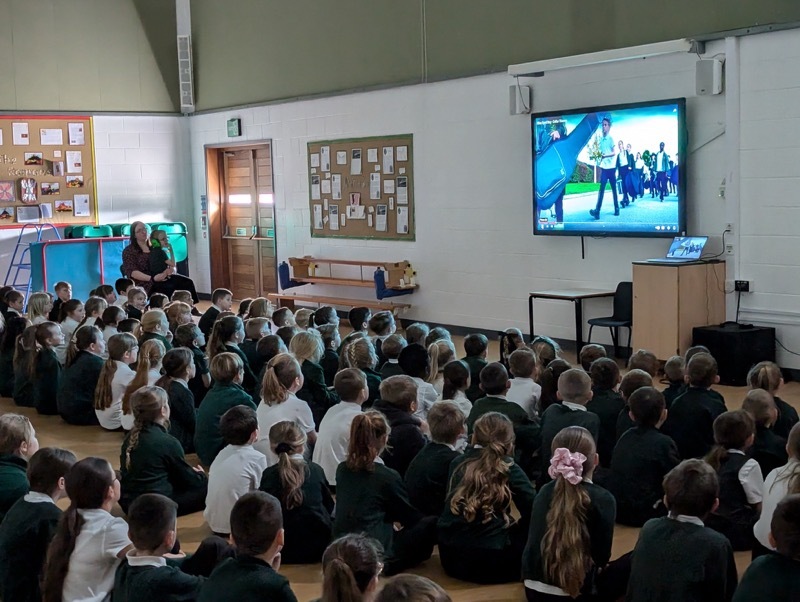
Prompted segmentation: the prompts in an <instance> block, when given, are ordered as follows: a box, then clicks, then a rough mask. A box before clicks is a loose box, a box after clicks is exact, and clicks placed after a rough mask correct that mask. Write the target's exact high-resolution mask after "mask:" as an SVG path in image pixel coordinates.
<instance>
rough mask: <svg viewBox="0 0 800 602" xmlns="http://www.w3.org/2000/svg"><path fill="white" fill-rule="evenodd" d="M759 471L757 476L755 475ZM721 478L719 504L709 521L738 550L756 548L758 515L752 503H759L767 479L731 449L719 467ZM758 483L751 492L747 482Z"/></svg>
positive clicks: (752, 461)
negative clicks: (755, 538)
mask: <svg viewBox="0 0 800 602" xmlns="http://www.w3.org/2000/svg"><path fill="white" fill-rule="evenodd" d="M755 473H757V476H756V477H755V478H752V474H755ZM717 476H718V477H719V507H718V508H717V509H716V510H715V511H714V512H712V513H711V514H710V515H709V517H708V518H707V519H706V524H707V525H708V526H709V527H710V528H712V529H714V530H715V531H718V532H720V533H722V534H723V535H725V536H726V537H727V538H728V539H729V540H730V542H731V545H732V546H733V549H734V550H735V551H737V552H738V551H741V550H750V549H752V547H753V538H754V535H753V526H754V525H755V524H756V521H757V520H758V514H757V512H756V510H755V508H753V504H757V503H760V502H761V500H762V496H763V486H764V479H763V477H762V475H761V468H760V467H759V466H758V464H757V463H756V462H755V460H752V459H751V458H748V457H747V456H746V455H745V454H744V453H743V452H741V451H739V450H728V454H727V456H725V457H724V458H723V459H722V462H721V463H720V467H719V469H718V470H717ZM751 481H752V482H753V483H758V484H759V485H760V488H759V490H758V491H748V489H746V488H745V483H748V488H750V487H752V485H751V484H750V483H751Z"/></svg>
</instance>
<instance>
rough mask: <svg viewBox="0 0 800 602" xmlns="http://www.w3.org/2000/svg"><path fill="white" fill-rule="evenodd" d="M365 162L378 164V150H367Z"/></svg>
mask: <svg viewBox="0 0 800 602" xmlns="http://www.w3.org/2000/svg"><path fill="white" fill-rule="evenodd" d="M367 162H368V163H377V162H378V149H377V148H368V149H367Z"/></svg>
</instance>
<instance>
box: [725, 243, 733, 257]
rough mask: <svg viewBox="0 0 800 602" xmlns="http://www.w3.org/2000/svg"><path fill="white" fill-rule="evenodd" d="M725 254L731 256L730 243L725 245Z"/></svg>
mask: <svg viewBox="0 0 800 602" xmlns="http://www.w3.org/2000/svg"><path fill="white" fill-rule="evenodd" d="M725 254H726V255H733V245H732V244H731V243H728V244H726V245H725Z"/></svg>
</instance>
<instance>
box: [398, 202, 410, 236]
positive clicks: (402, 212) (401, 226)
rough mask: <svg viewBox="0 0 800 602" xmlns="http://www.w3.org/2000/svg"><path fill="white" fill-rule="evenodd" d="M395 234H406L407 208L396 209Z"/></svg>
mask: <svg viewBox="0 0 800 602" xmlns="http://www.w3.org/2000/svg"><path fill="white" fill-rule="evenodd" d="M397 233H398V234H408V207H398V208H397Z"/></svg>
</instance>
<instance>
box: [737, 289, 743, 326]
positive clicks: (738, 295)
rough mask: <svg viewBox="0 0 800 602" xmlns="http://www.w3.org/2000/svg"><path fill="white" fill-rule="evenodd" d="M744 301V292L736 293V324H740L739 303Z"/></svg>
mask: <svg viewBox="0 0 800 602" xmlns="http://www.w3.org/2000/svg"><path fill="white" fill-rule="evenodd" d="M741 301H742V291H736V323H737V324H738V323H739V303H741Z"/></svg>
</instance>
